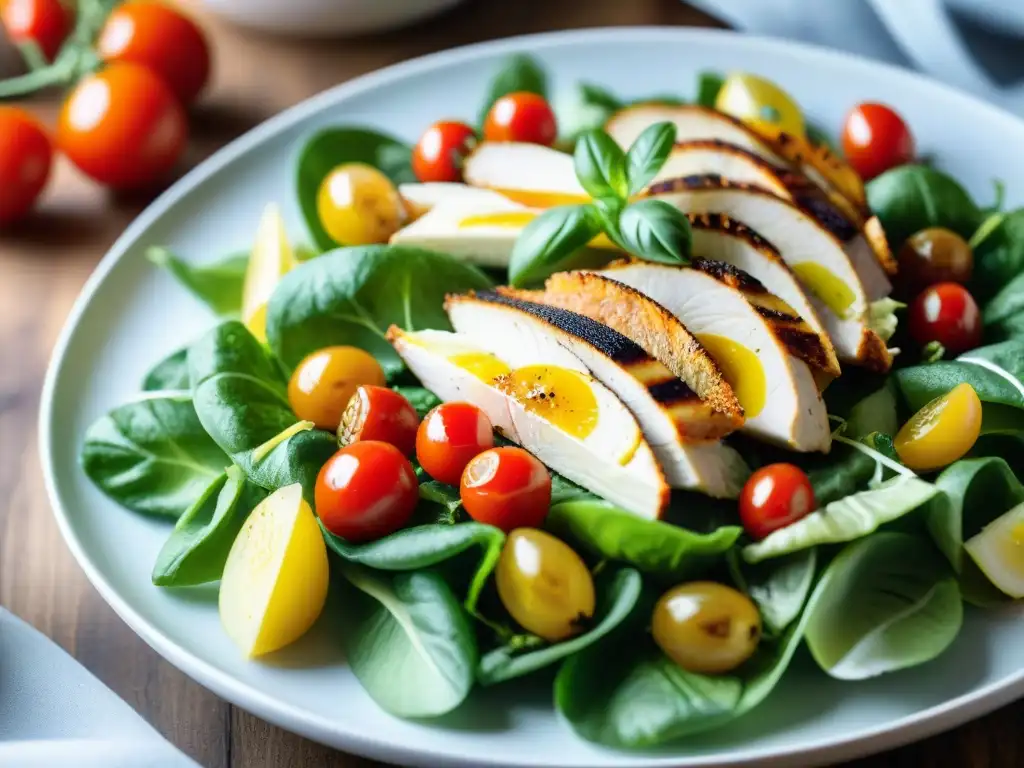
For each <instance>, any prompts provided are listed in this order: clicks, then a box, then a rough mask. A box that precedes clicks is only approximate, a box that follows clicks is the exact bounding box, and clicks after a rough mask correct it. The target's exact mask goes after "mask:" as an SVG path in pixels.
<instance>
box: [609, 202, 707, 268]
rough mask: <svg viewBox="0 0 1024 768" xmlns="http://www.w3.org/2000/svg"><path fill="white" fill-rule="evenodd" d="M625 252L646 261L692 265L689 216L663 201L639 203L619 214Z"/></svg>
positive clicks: (632, 204)
mask: <svg viewBox="0 0 1024 768" xmlns="http://www.w3.org/2000/svg"><path fill="white" fill-rule="evenodd" d="M618 236H619V237H620V238H621V239H622V243H623V245H624V246H625V248H626V250H627V251H629V252H630V253H632V254H634V255H635V256H639V257H640V258H641V259H646V260H647V261H657V262H660V263H662V264H689V262H690V244H691V238H692V234H691V232H690V222H689V220H688V219H687V218H686V214H685V213H683V212H681V211H680V210H679V209H678V208H676V207H675V206H673V205H670V204H669V203H667V202H665V201H664V200H640V201H638V202H635V203H631V204H630V205H627V206H626V208H625V210H624V211H622V213H621V214H620V215H619V224H618Z"/></svg>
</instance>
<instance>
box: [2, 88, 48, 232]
mask: <svg viewBox="0 0 1024 768" xmlns="http://www.w3.org/2000/svg"><path fill="white" fill-rule="evenodd" d="M52 159H53V149H52V147H51V146H50V139H49V137H47V135H46V132H45V131H44V130H43V128H42V126H41V125H39V123H38V122H36V120H35V118H33V117H32V116H31V115H29V114H28V113H27V112H25V111H24V110H22V109H18V108H17V107H5V106H0V226H2V225H4V224H7V223H10V222H12V221H14V220H15V219H20V218H21V217H22V216H24V215H25V214H26V213H28V212H29V210H31V208H32V206H33V204H34V203H35V201H36V199H37V198H38V197H39V195H40V193H41V192H42V191H43V187H45V186H46V180H47V179H48V178H49V177H50V162H51V161H52Z"/></svg>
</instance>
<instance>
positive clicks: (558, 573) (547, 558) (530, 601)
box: [494, 528, 594, 643]
mask: <svg viewBox="0 0 1024 768" xmlns="http://www.w3.org/2000/svg"><path fill="white" fill-rule="evenodd" d="M494 579H495V582H496V584H497V587H498V597H500V598H501V602H502V605H504V606H505V609H506V610H507V611H508V612H509V613H510V614H511V615H512V618H513V619H515V620H516V622H517V623H518V624H519V625H520V626H522V627H523V629H525V630H526V631H527V632H532V633H533V634H535V635H537V636H538V637H543V638H544V639H545V640H548V641H550V642H552V643H556V642H558V641H559V640H565V639H566V638H568V637H572V636H573V635H575V634H577V633H579V632H581V631H583V630H584V629H585V628H586V622H587V620H588V619H590V617H591V616H593V615H594V580H593V578H591V576H590V571H589V570H587V566H586V564H585V563H584V562H583V560H582V559H581V558H580V556H579V555H577V554H576V553H575V552H573V550H572V549H571V548H570V547H569V545H568V544H566V543H564V542H563V541H561V540H560V539H556V538H555V537H554V536H552V535H551V534H550V533H545V532H544V531H540V530H537V529H536V528H517V529H516V530H514V531H512V533H510V534H509V535H508V539H506V540H505V546H504V548H503V549H502V551H501V559H500V560H498V566H497V568H495V572H494Z"/></svg>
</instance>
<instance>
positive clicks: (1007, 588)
mask: <svg viewBox="0 0 1024 768" xmlns="http://www.w3.org/2000/svg"><path fill="white" fill-rule="evenodd" d="M964 549H966V550H967V554H969V555H970V556H971V559H972V560H974V562H975V563H977V564H978V568H980V569H981V571H982V573H984V574H985V575H986V576H987V577H988V579H989V581H991V582H992V583H993V584H995V585H996V587H998V588H999V590H1000V591H1001V592H1005V593H1006V594H1007V595H1009V596H1010V597H1013V598H1021V597H1024V504H1019V505H1017V506H1016V507H1014V508H1013V509H1011V510H1010V511H1009V512H1007V513H1005V514H1004V515H1002V516H1000V517H997V518H996V519H995V520H993V521H992V522H991V523H989V524H988V525H986V526H985V528H984V529H982V531H981V533H979V534H977V535H976V536H972V537H971V538H970V539H968V540H967V542H966V543H965V544H964Z"/></svg>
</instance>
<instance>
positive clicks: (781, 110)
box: [715, 72, 804, 138]
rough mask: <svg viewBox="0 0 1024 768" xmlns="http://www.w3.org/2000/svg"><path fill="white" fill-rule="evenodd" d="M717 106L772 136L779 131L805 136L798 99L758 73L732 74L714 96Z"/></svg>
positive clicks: (720, 110)
mask: <svg viewBox="0 0 1024 768" xmlns="http://www.w3.org/2000/svg"><path fill="white" fill-rule="evenodd" d="M715 109H717V110H718V111H719V112H725V113H726V114H727V115H732V116H733V117H735V118H737V119H739V120H742V121H743V122H744V123H746V124H747V125H749V126H750V127H751V128H753V129H754V130H756V131H758V132H759V133H763V134H765V135H766V136H769V137H772V138H774V137H776V136H778V134H779V133H780V132H782V133H788V134H790V135H792V136H797V137H800V138H803V137H804V116H803V113H802V112H801V111H800V107H799V106H797V103H796V102H795V101H794V100H793V98H792V97H791V96H790V95H789V94H788V93H786V92H785V91H784V90H782V89H781V88H779V86H777V85H776V84H775V83H773V82H771V81H770V80H765V79H764V78H763V77H758V76H757V75H751V74H747V73H745V72H734V73H733V74H731V75H729V76H728V77H727V78H726V79H725V82H724V83H722V88H721V90H720V91H719V92H718V98H716V99H715Z"/></svg>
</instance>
